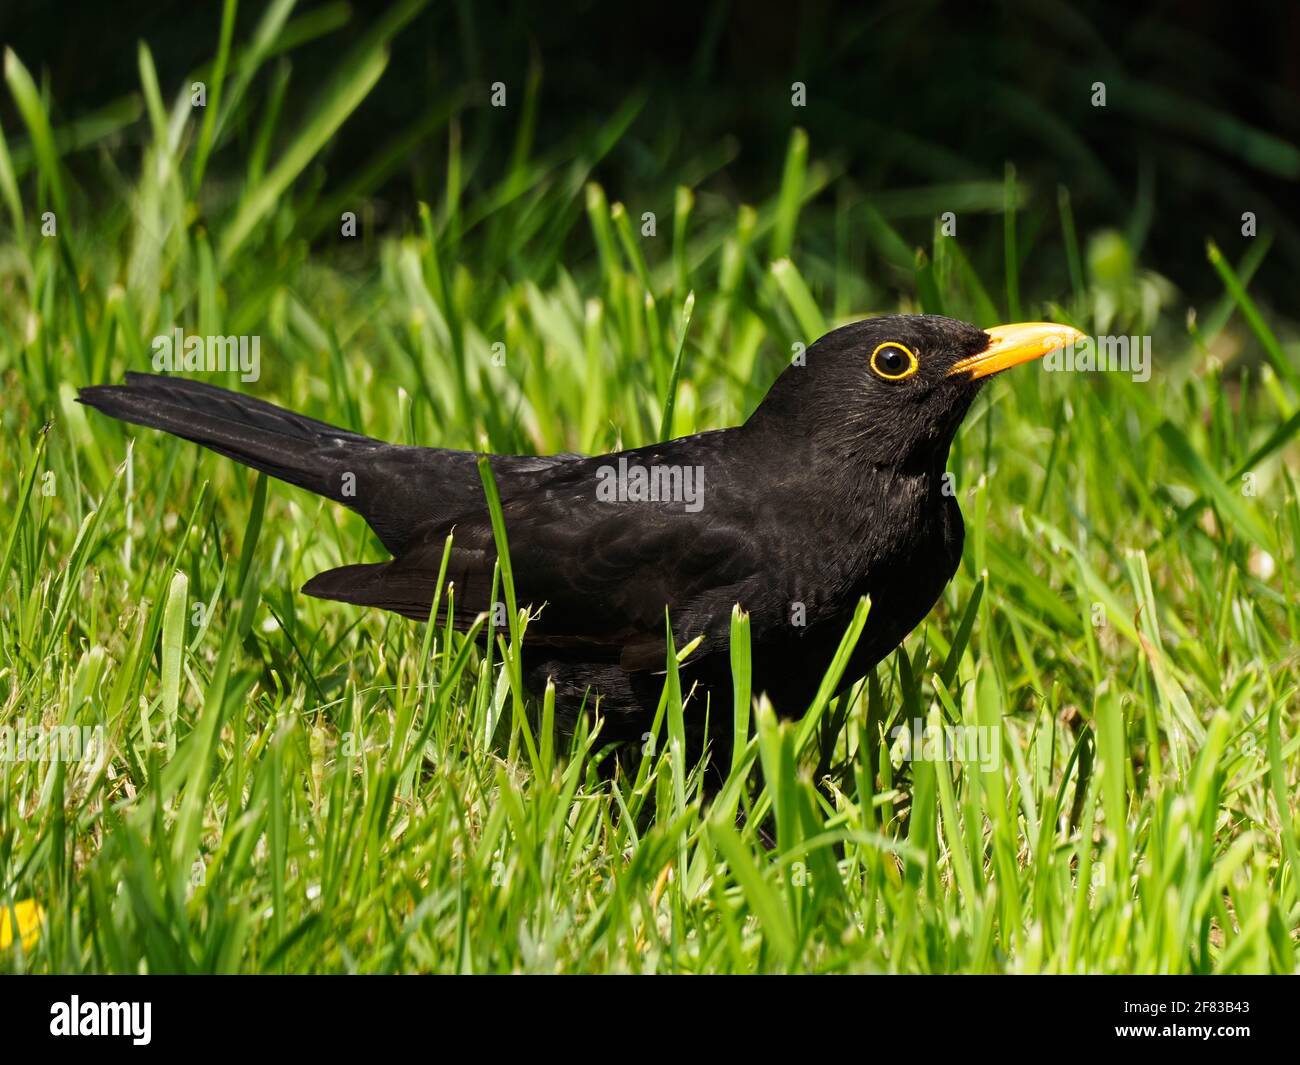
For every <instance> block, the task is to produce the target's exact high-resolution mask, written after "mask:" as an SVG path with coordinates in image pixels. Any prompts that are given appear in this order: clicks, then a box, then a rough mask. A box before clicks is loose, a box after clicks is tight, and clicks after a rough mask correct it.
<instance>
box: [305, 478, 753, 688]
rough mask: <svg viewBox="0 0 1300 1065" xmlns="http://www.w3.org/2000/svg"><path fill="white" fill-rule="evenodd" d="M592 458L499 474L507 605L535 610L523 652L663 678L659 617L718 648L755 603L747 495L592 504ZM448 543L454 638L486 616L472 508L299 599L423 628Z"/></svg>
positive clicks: (721, 490)
mask: <svg viewBox="0 0 1300 1065" xmlns="http://www.w3.org/2000/svg"><path fill="white" fill-rule="evenodd" d="M597 461H598V460H583V461H581V462H573V463H569V464H567V465H566V466H565V467H563V468H562V469H559V470H557V471H552V472H551V473H550V474H548V476H547V477H545V478H544V479H543V480H540V481H539V480H538V479H537V478H535V477H529V478H528V480H527V483H524V482H523V481H522V480H521V481H519V482H518V483H516V481H515V480H514V478H513V477H512V474H511V472H510V471H505V470H502V471H499V472H498V482H499V484H500V487H501V494H502V509H503V515H504V518H505V527H506V535H507V539H508V541H509V548H510V559H511V568H512V570H513V575H514V584H515V595H516V599H517V601H518V603H519V604H520V605H529V606H531V607H532V608H533V609H534V610H535V611H536V616H535V618H534V619H533V620H532V621H530V623H529V625H528V628H527V631H526V634H525V642H526V643H529V644H532V645H535V646H540V647H549V648H554V649H556V650H564V651H573V652H582V653H587V654H590V655H591V656H593V657H599V658H608V659H610V660H617V661H619V662H620V663H621V664H622V665H623V667H624V668H625V669H628V670H641V669H662V668H663V666H664V655H665V652H666V640H665V621H664V618H665V608H667V610H668V611H669V615H670V617H671V619H672V624H673V632H674V639H675V641H676V642H677V644H678V646H679V647H680V646H681V644H682V643H683V642H685V641H688V640H690V639H693V638H694V637H695V636H697V635H703V636H705V639H706V642H710V643H711V642H713V641H715V640H717V639H719V638H721V639H723V640H724V642H723V644H722V647H723V648H724V649H725V634H726V631H727V627H728V625H729V619H730V612H731V607H732V604H734V603H736V602H738V601H740V602H743V603H744V604H745V605H746V606H747V607H749V606H750V604H751V603H752V602H754V601H755V600H756V599H757V598H758V597H759V596H762V595H765V594H767V592H768V589H766V588H765V585H764V582H763V580H762V578H761V574H762V573H763V572H764V571H765V566H764V564H763V560H764V558H765V557H767V556H766V552H767V545H765V544H764V542H763V541H762V539H761V537H760V536H759V535H758V533H757V532H756V531H755V530H756V529H758V528H760V527H761V526H762V523H761V522H757V521H755V520H754V514H753V512H752V509H751V508H752V504H751V503H750V502H749V499H748V497H750V496H752V493H749V492H740V491H737V490H736V489H735V488H733V487H732V486H729V485H728V484H726V483H725V482H723V483H719V484H718V485H717V486H715V488H714V490H713V492H712V493H711V494H709V495H707V496H706V497H705V500H706V502H707V505H701V506H699V508H698V509H694V510H692V509H690V507H688V506H687V505H686V504H685V503H683V502H652V501H623V502H618V501H608V502H606V501H601V500H599V499H597V497H596V494H595V491H594V485H595V481H594V477H593V470H594V464H595V463H596V462H597ZM503 474H504V476H503ZM448 532H450V533H451V534H452V542H453V548H452V554H451V557H450V559H449V562H448V569H447V581H448V583H449V584H450V585H451V589H450V592H449V593H448V594H449V596H450V597H451V598H452V600H453V602H454V613H453V621H454V622H455V623H456V624H457V626H458V627H467V626H468V625H470V624H472V622H473V620H474V618H476V617H477V616H478V615H479V614H480V613H481V612H491V610H492V574H493V567H494V565H495V563H496V557H497V552H496V543H495V540H494V538H493V534H492V528H491V523H490V521H489V518H488V514H487V511H486V508H485V507H482V506H478V507H474V508H471V509H468V510H467V511H466V512H465V513H463V514H462V515H460V516H459V517H458V518H457V519H456V520H440V521H438V522H437V523H435V524H433V525H432V526H431V527H430V528H429V529H428V530H427V531H426V532H425V533H423V534H422V535H421V536H420V537H419V538H417V539H416V540H415V541H414V542H413V543H411V544H410V545H409V547H408V549H407V550H406V551H404V552H403V553H402V554H401V555H399V556H398V557H396V558H394V559H393V560H392V561H391V562H387V563H379V564H374V565H364V566H345V567H343V568H342V569H339V570H331V571H329V572H328V573H325V574H322V575H321V576H319V577H317V578H314V579H313V581H311V582H309V583H308V585H307V586H306V587H305V588H304V591H306V592H308V593H309V594H312V595H317V596H320V597H322V598H330V599H341V600H343V601H345V602H353V603H361V604H367V605H373V606H379V607H383V608H385V609H388V610H394V611H397V612H398V613H402V614H406V615H408V616H411V617H419V618H427V617H428V615H429V609H430V605H431V603H432V600H433V597H434V592H435V590H436V583H437V575H438V572H439V567H440V564H441V561H442V556H443V552H444V545H445V541H446V537H447V534H448ZM447 598H448V596H447V595H445V596H444V599H443V603H444V608H443V609H442V610H440V612H439V613H440V617H445V613H444V611H445V603H446V600H447ZM502 598H504V595H503V593H501V592H498V599H502ZM498 620H500V618H499V617H498ZM713 649H715V650H716V649H717V648H713Z"/></svg>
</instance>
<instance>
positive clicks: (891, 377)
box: [871, 340, 921, 381]
mask: <svg viewBox="0 0 1300 1065" xmlns="http://www.w3.org/2000/svg"><path fill="white" fill-rule="evenodd" d="M889 348H894V349H895V350H897V351H901V352H902V353H903V354H904V355H906V356H907V364H908V365H907V369H905V370H903V371H902V372H901V373H889V372H888V371H886V370H885V369H884V368H883V367H882V366H881V365H880V363H879V362H878V361H877V360H878V359H879V358H880V353H881V352H882V351H885V350H887V349H889ZM920 368H921V364H920V363H919V362H918V361H917V358H916V355H914V354H913V353H912V349H911V348H908V347H905V346H904V345H902V344H900V343H899V342H898V341H896V340H886V341H885V342H884V343H883V344H881V345H880V346H879V347H877V348H876V350H875V351H873V352H872V353H871V369H872V371H873V372H874V373H875V375H876V376H877V377H883V378H884V379H885V380H886V381H901V380H903V379H904V378H906V377H911V376H912V374H914V373H916V371H917V370H919V369H920Z"/></svg>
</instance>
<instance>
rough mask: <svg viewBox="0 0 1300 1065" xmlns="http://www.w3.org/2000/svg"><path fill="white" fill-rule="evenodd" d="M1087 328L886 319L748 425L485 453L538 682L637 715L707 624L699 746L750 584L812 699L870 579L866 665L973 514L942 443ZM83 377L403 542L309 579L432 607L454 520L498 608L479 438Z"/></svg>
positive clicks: (643, 717)
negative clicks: (393, 433)
mask: <svg viewBox="0 0 1300 1065" xmlns="http://www.w3.org/2000/svg"><path fill="white" fill-rule="evenodd" d="M1081 335H1082V334H1080V333H1079V332H1078V331H1076V330H1074V329H1071V328H1070V327H1068V326H1063V325H1056V324H1053V323H1050V322H1029V323H1024V324H1020V325H1009V326H999V327H997V328H994V329H989V330H988V331H985V330H982V329H978V328H976V327H975V326H972V325H969V324H967V323H965V322H960V321H956V320H954V319H951V318H944V317H940V316H937V315H889V316H883V317H878V318H871V319H867V320H865V321H860V322H856V323H854V324H851V325H846V326H844V327H843V328H840V329H836V330H834V331H832V332H830V333H827V334H826V335H825V336H824V337H822V338H821V339H820V340H818V341H817V342H816V343H815V344H813V345H812V346H811V347H809V348H808V349H807V351H806V353H805V355H804V357H803V358H802V359H800V360H797V361H796V362H795V363H793V364H792V365H790V366H789V367H787V368H786V369H785V370H784V372H782V373H781V375H780V376H779V377H778V378H777V380H776V382H775V383H774V384H773V385H772V387H771V389H770V390H769V392H768V393H767V396H766V397H765V398H764V399H763V401H762V403H760V404H759V406H758V408H757V409H756V410H755V411H754V413H753V415H752V416H751V417H750V418H749V419H748V420H747V421H746V422H745V423H744V424H743V425H739V426H735V427H733V428H729V429H721V430H714V431H711V432H704V433H698V434H696V435H694V436H687V437H682V438H680V439H676V440H669V441H665V442H663V443H658V444H651V445H648V446H646V447H641V448H636V449H633V450H630V451H623V452H618V453H615V454H610V455H600V456H596V457H593V458H586V457H582V456H576V455H549V456H525V455H493V456H491V458H490V460H489V461H490V463H491V468H492V472H493V475H494V477H495V480H496V484H497V486H498V490H499V493H500V496H501V505H502V510H503V514H504V518H505V527H506V532H507V538H508V541H509V548H510V556H511V562H512V566H513V571H514V581H515V587H516V595H517V599H518V601H519V603H520V604H526V605H529V606H530V607H531V608H532V610H533V612H534V616H533V618H532V620H531V621H530V622H529V624H528V625H527V628H526V632H525V636H524V653H523V666H524V676H525V683H526V685H527V686H528V687H529V688H530V689H532V690H533V691H541V690H543V689H544V688H545V685H546V682H547V679H548V678H550V679H551V680H552V681H553V682H554V684H555V688H556V709H557V717H558V718H559V720H560V721H561V723H562V724H565V725H567V726H568V727H569V728H572V726H573V725H574V723H575V721H576V717H577V715H578V714H580V713H584V712H588V711H591V710H597V711H598V712H599V713H600V714H601V715H603V717H604V720H605V733H604V735H605V737H606V738H609V739H613V740H635V739H638V738H640V737H641V736H643V734H644V733H645V732H646V731H647V730H648V728H649V727H650V723H651V721H652V719H653V716H654V713H655V710H656V707H657V705H658V702H659V698H660V694H661V692H662V687H663V683H664V676H663V675H664V671H665V669H666V655H667V652H668V644H667V638H666V632H665V629H666V625H665V611H667V616H668V618H669V619H670V624H671V627H672V633H673V640H674V644H675V646H676V648H678V649H680V648H682V647H683V646H685V645H686V644H687V643H688V642H689V641H692V640H694V639H695V638H696V637H702V641H701V643H700V644H699V645H698V646H697V647H696V648H695V650H694V651H693V652H692V654H691V655H690V656H689V657H688V658H687V660H686V662H685V663H684V664H683V666H682V671H681V677H682V690H683V692H684V693H689V699H688V701H687V703H686V720H687V722H688V732H689V733H690V734H691V737H692V746H695V745H697V744H701V745H702V744H703V743H704V742H705V740H707V739H708V736H707V735H706V733H705V721H706V716H707V719H708V720H709V721H711V722H712V725H713V727H712V728H711V729H709V731H711V732H713V733H714V736H713V739H714V740H715V741H716V742H717V744H718V745H719V746H724V745H725V736H726V735H728V734H729V732H730V728H731V697H732V696H731V692H732V687H731V675H730V662H729V629H730V619H731V614H732V607H733V604H737V603H738V604H740V605H741V606H742V607H743V608H744V609H745V610H747V611H748V612H749V614H750V619H751V620H750V624H751V640H752V647H753V654H752V661H753V691H754V693H755V695H757V694H759V693H763V692H765V693H766V694H767V695H768V697H769V698H770V699H771V701H772V704H773V706H774V707H775V708H776V709H777V711H778V712H779V713H782V714H785V715H797V714H800V713H802V712H803V711H804V710H805V709H806V708H807V706H808V705H809V703H810V702H811V701H812V699H813V697H814V695H815V693H816V691H817V689H818V686H819V684H820V682H821V679H822V676H823V674H824V673H825V671H826V669H827V667H828V665H829V663H830V661H831V659H832V657H833V655H834V653H835V651H836V649H837V647H838V646H839V643H840V640H841V638H842V636H843V634H844V631H845V628H846V626H847V624H848V622H849V620H850V618H851V617H852V615H853V612H854V609H855V607H856V605H857V603H858V601H859V599H860V597H862V596H864V595H866V596H870V598H871V610H870V614H869V616H868V619H867V622H866V627H865V629H864V630H863V632H862V635H861V638H860V640H859V642H858V644H857V647H856V650H855V651H854V652H853V655H852V658H851V659H850V661H849V664H848V668H847V670H846V671H845V672H844V675H843V685H844V686H845V687H847V686H849V685H850V684H852V683H854V682H855V681H857V680H859V679H860V678H861V677H863V676H864V675H865V674H866V673H867V672H868V671H869V670H870V669H871V668H872V667H873V666H874V665H875V664H876V663H877V662H879V661H880V660H881V659H882V658H883V657H884V656H885V655H887V654H888V653H889V652H890V651H891V650H893V648H895V647H897V646H898V644H899V643H900V642H901V641H902V640H903V638H904V637H905V636H906V635H907V634H908V633H909V632H910V631H911V630H912V629H913V628H914V627H915V626H916V625H917V624H918V623H919V622H920V621H921V620H922V619H923V618H924V617H925V615H926V613H927V612H928V611H929V610H930V608H931V606H933V605H934V603H935V602H936V601H937V599H938V598H939V596H940V594H941V592H942V591H943V588H944V586H945V585H946V584H947V583H948V581H949V580H950V579H951V577H952V576H953V574H954V573H955V572H956V570H957V565H958V562H959V560H960V558H961V551H962V540H963V536H964V528H963V524H962V517H961V511H960V509H959V507H958V505H957V499H956V497H955V495H954V494H953V493H952V492H951V491H950V490H948V483H949V482H948V481H947V480H946V479H945V477H944V466H945V463H946V460H947V457H948V449H949V446H950V444H951V443H952V439H953V435H954V433H955V432H956V430H957V427H958V425H959V424H960V423H961V420H962V418H963V417H964V416H965V414H966V411H967V409H968V408H969V407H970V404H971V401H972V400H973V399H974V398H975V396H976V394H977V393H978V392H979V390H980V388H981V386H982V385H983V383H984V381H985V380H986V379H987V378H988V377H989V376H991V375H992V374H995V373H998V372H999V371H1001V370H1004V369H1007V368H1008V367H1011V366H1015V365H1017V364H1018V363H1022V362H1026V361H1028V360H1030V359H1035V358H1038V357H1040V356H1043V355H1045V354H1047V353H1048V352H1049V351H1051V350H1054V349H1055V348H1058V347H1062V346H1064V345H1066V344H1069V343H1072V342H1073V341H1075V340H1076V339H1078V338H1079V337H1081ZM80 400H81V402H82V403H86V404H89V405H90V406H92V407H95V408H97V409H99V410H101V411H103V412H104V413H106V414H109V415H111V416H113V417H114V418H119V419H122V420H123V421H127V422H134V423H136V424H138V425H145V426H150V427H152V428H156V429H163V430H166V431H167V432H169V433H172V434H174V435H176V436H180V437H183V438H185V439H187V440H192V441H194V442H195V443H198V444H202V445H203V446H204V447H207V448H210V449H211V450H213V451H216V452H217V453H219V454H222V455H225V456H227V457H229V458H233V459H235V460H236V461H238V462H241V463H243V464H245V465H247V466H251V467H253V468H254V469H257V470H261V471H263V472H264V473H267V474H269V475H270V476H272V477H276V478H279V479H280V480H282V481H287V482H288V483H290V484H293V485H297V486H298V487H300V488H305V489H307V490H308V491H310V492H315V493H316V494H318V495H322V496H326V497H328V498H329V499H332V500H334V501H336V502H338V503H342V504H343V505H344V506H347V507H350V508H351V509H353V510H355V511H357V512H358V513H359V514H361V516H362V517H363V518H365V520H366V521H367V522H368V523H369V525H370V527H371V528H372V529H373V530H374V531H375V533H376V534H377V535H378V537H379V539H380V541H381V542H382V543H383V545H384V547H385V548H387V550H388V552H389V553H390V554H391V555H392V556H393V557H392V558H391V559H390V560H389V561H386V562H365V563H359V564H356V565H348V566H343V567H341V568H339V569H332V570H328V571H326V572H324V573H321V574H318V575H317V576H315V577H313V578H312V579H311V580H309V581H308V582H307V583H306V585H304V587H303V589H302V590H303V591H304V592H305V593H306V594H308V595H311V596H315V597H317V598H320V599H332V600H338V601H340V602H344V603H356V604H359V605H364V606H376V607H381V608H382V609H385V610H391V611H395V612H397V613H399V614H404V615H406V616H408V617H412V618H419V619H427V618H428V616H429V611H430V607H431V605H432V602H433V598H434V591H435V584H436V582H437V577H438V571H439V566H440V563H441V561H442V556H443V550H444V543H445V540H446V537H447V535H448V534H449V533H454V537H453V548H452V552H451V557H450V561H449V565H448V573H447V578H448V580H449V581H452V582H454V586H455V596H454V616H453V618H452V622H453V624H454V625H455V626H456V627H457V628H460V629H465V628H468V627H469V626H470V625H471V624H472V623H473V622H474V620H475V618H476V617H477V616H478V615H479V614H480V613H481V612H484V611H491V610H492V604H491V602H490V601H489V600H490V598H491V590H492V574H493V566H494V563H495V561H496V547H495V542H494V539H493V534H492V526H491V523H490V519H489V515H488V509H487V504H486V501H485V496H484V490H483V485H482V482H481V480H480V476H479V473H478V470H477V465H476V462H477V456H476V455H474V454H473V453H471V452H467V451H453V450H447V449H443V448H431V447H408V446H400V445H396V444H388V443H384V442H382V441H379V440H375V439H373V438H371V437H368V436H362V435H361V434H359V433H355V432H350V431H348V430H345V429H339V428H336V427H335V426H332V425H328V424H326V423H325V422H320V421H316V420H315V419H312V418H307V417H305V416H303V415H301V414H297V413H294V412H292V411H288V410H285V409H283V408H281V407H277V406H274V405H272V404H270V403H266V402H263V401H262V400H258V399H252V398H250V397H248V396H245V395H241V394H238V393H235V392H230V391H227V390H225V389H222V388H217V387H215V386H213V385H209V384H201V383H199V382H197V381H192V380H187V379H183V378H179V377H165V376H157V375H151V374H138V373H130V374H127V381H126V384H123V385H100V386H95V387H91V388H83V389H81V391H80ZM446 602H447V599H446V597H445V596H444V598H443V600H442V603H443V606H442V608H440V620H442V621H444V622H445V617H443V616H442V614H441V612H442V611H445V609H446Z"/></svg>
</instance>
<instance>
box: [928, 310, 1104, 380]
mask: <svg viewBox="0 0 1300 1065" xmlns="http://www.w3.org/2000/svg"><path fill="white" fill-rule="evenodd" d="M985 332H986V333H988V335H989V336H990V337H991V338H992V339H991V340H990V341H989V346H988V347H986V348H985V349H984V350H983V351H981V352H980V353H979V354H978V355H972V356H971V357H970V358H968V359H962V360H961V361H960V362H955V363H953V366H952V369H951V370H949V371H948V376H949V377H951V376H952V375H953V374H958V373H968V374H970V376H971V378H972V379H974V378H977V377H989V376H990V375H992V374H995V373H1001V372H1002V371H1003V370H1009V369H1011V367H1013V366H1019V365H1020V364H1021V363H1022V362H1029V361H1031V360H1033V359H1041V358H1042V357H1043V356H1044V355H1046V354H1047V353H1048V352H1049V351H1055V350H1056V349H1057V348H1063V347H1065V346H1066V345H1067V344H1073V343H1075V342H1076V341H1078V340H1082V339H1083V336H1084V334H1083V333H1081V332H1079V330H1077V329H1075V328H1073V327H1072V326H1068V325H1057V324H1056V323H1055V322H1020V323H1018V324H1016V325H997V326H994V327H993V328H992V329H986V330H985Z"/></svg>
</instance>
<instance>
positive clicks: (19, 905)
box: [0, 899, 45, 951]
mask: <svg viewBox="0 0 1300 1065" xmlns="http://www.w3.org/2000/svg"><path fill="white" fill-rule="evenodd" d="M44 920H45V911H44V910H43V909H41V904H40V903H39V902H37V901H36V900H35V899H23V900H21V901H20V902H15V903H14V904H13V905H12V906H0V950H5V949H7V948H8V947H9V945H10V944H11V943H13V941H14V926H15V925H17V926H18V937H19V939H21V940H22V944H23V950H25V951H28V950H31V949H32V948H33V947H34V946H36V941H37V940H38V939H39V938H40V937H41V923H42V922H43V921H44Z"/></svg>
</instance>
